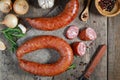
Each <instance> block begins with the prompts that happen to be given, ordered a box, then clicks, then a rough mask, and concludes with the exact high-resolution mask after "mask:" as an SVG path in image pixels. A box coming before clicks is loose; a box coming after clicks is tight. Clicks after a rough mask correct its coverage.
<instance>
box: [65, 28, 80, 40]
mask: <svg viewBox="0 0 120 80" xmlns="http://www.w3.org/2000/svg"><path fill="white" fill-rule="evenodd" d="M78 33H79V28H78V27H77V26H70V27H69V28H68V29H67V31H66V37H67V38H68V39H74V38H75V37H77V36H78Z"/></svg>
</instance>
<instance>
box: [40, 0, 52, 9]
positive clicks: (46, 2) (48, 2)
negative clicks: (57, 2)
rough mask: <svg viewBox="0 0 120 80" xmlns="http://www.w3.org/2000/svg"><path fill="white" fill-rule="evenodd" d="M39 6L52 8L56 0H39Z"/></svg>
mask: <svg viewBox="0 0 120 80" xmlns="http://www.w3.org/2000/svg"><path fill="white" fill-rule="evenodd" d="M38 3H39V6H40V7H41V8H43V9H47V8H51V7H53V6H54V0H38Z"/></svg>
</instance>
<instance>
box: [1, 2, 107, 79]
mask: <svg viewBox="0 0 120 80" xmlns="http://www.w3.org/2000/svg"><path fill="white" fill-rule="evenodd" d="M28 1H29V4H30V5H31V6H30V10H29V12H28V13H27V14H26V15H24V16H20V17H23V19H24V17H38V16H45V15H47V16H53V15H56V14H57V13H58V12H59V11H61V7H57V6H56V7H54V8H55V9H53V11H52V12H50V9H48V10H43V9H40V8H39V7H38V5H37V0H28ZM57 1H59V0H57ZM62 1H63V3H64V0H62ZM83 1H84V0H79V2H80V4H81V5H80V7H81V8H80V11H79V14H80V13H81V11H82V9H83V6H84V4H83ZM59 2H60V1H59ZM59 2H56V3H57V4H59ZM93 2H94V1H93ZM49 12H50V13H49ZM46 13H48V14H46ZM3 16H4V15H3V14H2V13H0V17H3ZM78 16H79V15H78ZM87 24H88V25H89V26H90V27H92V28H94V29H95V31H96V32H97V34H98V38H97V40H95V41H94V42H93V43H92V42H86V45H91V43H92V45H91V46H90V47H89V48H88V49H87V52H86V55H85V56H83V57H77V58H75V59H74V62H73V63H74V64H76V65H77V68H76V69H73V70H68V71H66V72H65V73H63V74H61V75H58V76H56V77H53V78H52V77H41V76H36V75H32V74H29V73H27V72H25V71H23V70H22V69H20V67H19V65H18V62H17V59H16V56H15V54H13V53H10V52H9V51H3V52H0V53H1V54H0V64H1V65H0V80H51V79H52V80H67V79H68V80H77V78H78V77H79V76H80V75H81V74H82V71H83V70H84V69H85V66H81V65H80V63H81V62H84V63H88V62H89V60H90V58H91V56H92V55H93V53H94V52H95V50H96V48H97V47H98V45H99V44H107V18H106V17H103V16H101V15H99V14H98V12H97V10H96V9H95V7H94V3H92V7H91V13H90V19H89V21H88V22H87ZM70 25H77V26H78V27H79V28H80V29H81V28H83V27H84V26H85V25H86V23H85V22H82V21H80V20H79V18H78V17H77V18H76V19H75V20H74V21H73V22H72V23H71V24H70ZM27 27H28V26H27ZM66 29H67V27H66V28H62V29H59V30H56V31H51V32H49V31H41V30H36V29H33V28H32V29H30V30H29V31H28V32H27V34H26V36H25V37H24V38H22V39H20V40H18V44H19V45H20V44H21V43H23V42H24V41H26V40H28V39H30V38H31V37H34V36H38V35H48V34H49V35H54V36H59V37H61V38H63V39H64V40H66V41H67V42H68V43H70V44H71V43H72V42H75V41H81V40H80V39H79V38H76V39H74V40H68V39H66V38H65V36H64V33H65V31H66ZM58 57H59V55H58V54H57V52H55V51H54V50H48V49H44V50H38V51H35V52H33V53H30V54H28V55H26V56H25V57H24V58H25V59H28V60H32V61H35V62H42V63H50V62H54V61H56V60H57V59H58ZM91 80H107V54H106V55H105V56H104V57H103V59H102V61H101V62H100V64H99V65H98V66H97V68H96V70H95V73H94V74H93V75H92V77H91Z"/></svg>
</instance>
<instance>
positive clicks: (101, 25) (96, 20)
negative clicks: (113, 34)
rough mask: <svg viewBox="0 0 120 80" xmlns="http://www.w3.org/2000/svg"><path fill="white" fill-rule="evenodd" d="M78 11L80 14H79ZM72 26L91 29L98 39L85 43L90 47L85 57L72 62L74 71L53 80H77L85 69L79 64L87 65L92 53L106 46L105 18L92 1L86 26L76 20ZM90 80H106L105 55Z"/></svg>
mask: <svg viewBox="0 0 120 80" xmlns="http://www.w3.org/2000/svg"><path fill="white" fill-rule="evenodd" d="M80 3H81V10H82V9H83V2H82V0H80ZM81 10H80V12H81ZM73 24H77V25H78V26H80V28H83V27H85V26H86V27H88V25H89V26H90V27H92V28H93V29H95V31H96V32H97V35H98V38H97V40H95V41H94V42H86V44H87V45H89V44H90V45H91V43H92V45H91V46H90V47H89V48H88V49H87V52H86V55H85V56H83V57H77V58H75V60H74V62H73V63H75V64H76V65H77V68H76V69H75V70H70V71H67V72H65V73H63V74H62V75H58V76H56V77H54V80H66V79H68V80H77V79H76V78H77V77H79V76H80V75H81V74H82V73H81V71H82V70H84V69H85V66H80V65H79V64H80V62H84V63H88V62H89V61H90V58H91V57H92V55H93V53H94V52H95V50H96V49H97V47H98V45H100V44H107V18H106V17H103V16H101V15H100V14H99V13H98V12H97V10H96V9H95V6H94V1H92V6H91V9H90V19H89V20H88V22H87V24H86V23H84V22H81V21H79V20H78V19H76V20H75V21H74V22H73ZM91 80H107V54H105V55H104V57H103V58H102V60H101V62H100V64H99V65H98V66H97V68H96V69H95V72H94V74H93V75H92V77H91Z"/></svg>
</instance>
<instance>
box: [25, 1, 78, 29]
mask: <svg viewBox="0 0 120 80" xmlns="http://www.w3.org/2000/svg"><path fill="white" fill-rule="evenodd" d="M78 11H79V2H78V0H69V2H68V3H67V4H66V6H65V9H64V10H63V12H61V13H60V14H59V15H57V16H54V17H49V18H42V17H41V18H33V19H31V18H26V21H27V22H28V23H29V24H30V25H31V26H32V27H34V28H37V29H40V30H47V31H51V30H56V29H59V28H62V27H65V26H67V25H68V24H69V23H70V22H72V21H73V20H74V19H75V17H76V16H77V13H78Z"/></svg>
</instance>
